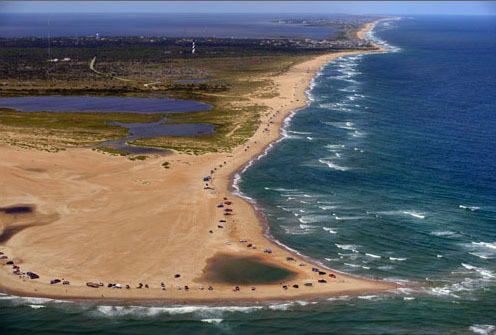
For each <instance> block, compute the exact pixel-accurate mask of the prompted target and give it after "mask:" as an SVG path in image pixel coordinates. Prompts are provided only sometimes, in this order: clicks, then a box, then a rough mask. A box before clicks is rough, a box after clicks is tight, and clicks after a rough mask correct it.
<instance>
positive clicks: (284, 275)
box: [203, 254, 296, 285]
mask: <svg viewBox="0 0 496 335" xmlns="http://www.w3.org/2000/svg"><path fill="white" fill-rule="evenodd" d="M295 276H296V273H295V272H292V271H289V270H287V269H285V268H283V267H279V266H277V265H274V264H271V263H268V262H266V261H264V260H263V259H262V258H260V257H253V256H233V255H227V254H220V255H216V256H214V257H213V258H211V259H210V260H209V261H208V264H207V266H206V268H205V275H204V277H203V279H205V280H207V281H210V282H217V283H224V284H237V285H253V284H274V283H279V282H282V281H286V280H290V279H292V278H294V277H295Z"/></svg>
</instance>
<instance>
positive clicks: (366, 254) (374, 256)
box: [365, 252, 382, 259]
mask: <svg viewBox="0 0 496 335" xmlns="http://www.w3.org/2000/svg"><path fill="white" fill-rule="evenodd" d="M365 256H369V257H372V258H377V259H380V258H382V257H381V256H379V255H374V254H370V253H367V252H366V253H365Z"/></svg>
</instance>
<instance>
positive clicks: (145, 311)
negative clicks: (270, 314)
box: [96, 305, 264, 317]
mask: <svg viewBox="0 0 496 335" xmlns="http://www.w3.org/2000/svg"><path fill="white" fill-rule="evenodd" d="M262 308H264V307H263V306H216V307H213V306H195V305H192V306H173V307H147V306H106V305H101V306H97V307H96V312H97V313H98V314H100V315H103V316H110V317H116V316H117V317H118V316H137V317H154V316H157V315H161V314H169V315H181V314H193V313H203V314H204V313H214V314H219V313H224V312H241V313H250V312H253V311H256V310H260V309H262Z"/></svg>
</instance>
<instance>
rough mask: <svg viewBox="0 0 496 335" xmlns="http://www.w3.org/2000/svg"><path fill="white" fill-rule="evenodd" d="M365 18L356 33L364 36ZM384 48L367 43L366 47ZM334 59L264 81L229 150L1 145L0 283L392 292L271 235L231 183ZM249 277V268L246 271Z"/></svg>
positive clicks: (189, 290) (226, 293) (195, 293)
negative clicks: (244, 135)
mask: <svg viewBox="0 0 496 335" xmlns="http://www.w3.org/2000/svg"><path fill="white" fill-rule="evenodd" d="M374 24H375V23H370V24H367V25H365V26H364V27H363V29H362V30H361V31H360V32H358V34H357V35H358V37H359V38H361V39H364V38H365V34H366V32H367V31H368V30H370V29H372V28H373V26H374ZM383 51H384V49H382V48H380V47H377V49H376V51H372V52H383ZM364 52H370V51H362V50H360V51H349V52H337V53H332V54H326V55H321V56H317V57H314V58H309V60H308V61H305V62H301V63H299V64H297V65H296V66H293V67H292V68H290V69H289V71H287V72H285V73H283V74H281V75H279V76H277V77H273V78H268V79H270V80H272V81H273V83H274V84H275V86H276V87H277V92H278V94H277V95H275V96H271V97H267V98H261V97H255V96H247V97H246V98H247V99H246V101H243V103H244V104H251V105H263V106H266V107H267V112H266V113H265V114H264V115H262V117H261V120H260V123H259V127H258V129H257V131H256V132H255V134H254V135H253V136H252V137H251V138H250V139H249V140H248V141H247V142H246V143H244V144H243V145H240V146H238V147H237V148H235V149H234V150H233V151H232V152H230V153H207V154H203V155H197V156H196V155H186V154H181V153H176V152H171V153H170V154H167V156H166V159H167V161H168V162H169V166H168V168H166V169H164V167H163V166H162V163H163V160H164V157H163V156H159V157H154V158H149V159H147V160H145V161H131V160H128V159H126V158H123V157H115V156H106V155H102V154H101V153H97V152H95V151H92V150H90V149H87V148H75V149H68V150H65V151H60V152H57V153H48V152H42V151H36V150H28V149H21V148H16V147H9V146H2V147H1V148H0V171H1V175H2V178H1V179H0V189H2V197H1V199H0V201H1V211H0V224H1V225H0V229H2V235H0V252H1V255H0V256H1V258H2V259H1V266H0V288H1V290H2V291H3V292H6V293H9V294H13V295H21V296H37V297H50V298H60V299H98V300H119V301H120V300H126V301H139V300H147V301H155V300H156V301H164V300H165V301H173V302H214V301H215V302H225V301H265V300H295V299H307V298H321V297H330V296H337V295H345V294H347V295H353V294H362V293H365V292H380V291H385V290H391V289H395V288H396V287H397V285H396V284H395V283H390V282H385V281H380V280H372V279H365V278H356V277H353V276H350V275H347V274H344V273H340V272H337V271H334V270H332V269H329V268H327V267H325V266H324V265H322V264H318V262H316V261H314V260H311V259H309V258H307V257H305V256H303V255H300V254H298V253H296V252H294V251H292V250H290V249H288V248H286V247H284V246H283V245H281V244H280V243H278V242H276V241H274V240H272V239H271V238H270V232H269V231H268V229H267V226H266V223H264V222H263V215H261V213H258V212H257V209H256V208H255V207H254V206H253V204H252V203H250V202H248V201H247V200H246V199H244V198H242V197H240V196H239V195H238V194H237V193H236V192H235V189H234V188H233V182H234V179H235V178H236V176H237V175H238V174H239V173H240V172H241V171H242V170H243V168H244V167H245V166H247V164H249V163H250V162H252V161H253V160H255V159H257V157H259V156H260V155H261V154H262V153H264V152H265V151H266V150H267V148H268V147H269V146H270V145H271V144H273V143H275V142H277V141H278V140H279V139H280V138H281V129H282V127H283V126H284V121H285V119H286V118H287V117H288V116H289V115H290V114H291V113H293V112H294V111H297V110H298V109H301V108H303V107H305V105H306V95H305V91H306V90H307V89H308V88H309V85H310V83H311V81H312V79H313V78H314V77H315V76H316V74H317V73H318V71H319V69H321V68H322V67H323V66H324V65H326V64H327V63H329V62H330V61H332V60H333V59H336V58H338V57H342V56H346V55H352V54H359V53H364ZM252 272H253V273H252Z"/></svg>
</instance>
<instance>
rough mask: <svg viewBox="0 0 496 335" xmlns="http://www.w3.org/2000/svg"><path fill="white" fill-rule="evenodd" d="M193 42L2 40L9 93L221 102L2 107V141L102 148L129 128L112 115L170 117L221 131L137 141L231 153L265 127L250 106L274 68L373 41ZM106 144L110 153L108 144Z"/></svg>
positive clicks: (4, 89)
mask: <svg viewBox="0 0 496 335" xmlns="http://www.w3.org/2000/svg"><path fill="white" fill-rule="evenodd" d="M355 28H356V27H354V28H353V29H355ZM350 29H351V28H350ZM341 37H342V36H341ZM191 41H192V40H191V39H184V38H138V37H113V38H108V39H100V40H96V39H91V38H67V37H66V38H54V39H52V40H51V41H50V59H49V58H48V48H47V46H48V45H47V44H48V40H47V39H40V38H13V39H5V38H4V39H0V71H1V73H2V78H1V81H0V88H1V96H3V97H9V96H32V95H95V96H108V95H112V96H140V97H147V96H153V97H160V96H167V97H173V98H179V99H192V100H198V101H202V102H205V103H208V104H211V105H212V106H213V109H212V110H209V111H204V112H191V113H181V114H169V115H166V114H164V115H143V114H124V113H122V114H116V113H108V114H107V113H31V112H30V113H19V112H16V111H13V110H11V109H0V143H8V144H11V145H17V146H23V147H31V148H38V149H43V150H50V151H56V150H60V149H63V148H65V147H67V146H95V145H98V144H99V143H101V142H103V141H107V140H112V139H117V138H122V137H125V136H127V135H128V134H127V130H126V129H125V128H122V127H118V126H113V125H109V124H108V123H109V122H111V121H118V122H122V123H130V122H141V123H143V122H156V121H158V120H160V119H161V118H163V117H167V118H169V120H170V121H169V122H170V123H208V124H213V125H215V126H216V127H215V133H214V134H209V135H202V136H195V137H177V136H176V137H173V136H168V137H167V136H164V137H157V138H151V139H139V140H134V141H132V142H131V143H132V144H134V145H139V146H152V147H160V148H169V149H174V150H178V151H182V152H187V153H191V154H201V153H204V152H226V151H229V150H231V149H232V148H234V147H235V146H237V145H239V144H241V143H243V142H244V141H246V140H247V139H248V138H249V137H250V136H251V135H252V134H253V132H254V131H255V130H256V129H257V127H258V124H259V117H260V115H261V114H262V113H264V112H266V111H265V109H264V107H263V106H257V105H253V104H250V103H249V99H248V97H258V98H270V97H273V96H275V95H276V94H277V91H276V88H275V87H274V85H273V83H272V81H271V79H270V78H271V77H272V76H274V75H277V74H280V73H283V72H284V71H286V70H287V69H289V68H290V67H291V66H293V65H295V64H296V63H298V62H301V61H303V60H305V59H308V57H309V56H312V55H318V54H322V53H329V52H333V51H340V50H343V49H357V48H362V49H367V48H370V45H368V44H367V43H365V42H364V41H361V40H357V39H350V38H346V39H342V40H338V41H332V40H330V41H325V43H324V41H313V40H289V39H271V40H252V39H214V38H208V39H205V38H204V39H195V41H196V45H197V48H196V50H197V52H196V54H194V55H192V54H191V52H190V50H191ZM55 59H56V61H55ZM197 79H201V80H198V81H197ZM178 80H186V82H178ZM98 150H106V152H107V153H110V152H109V150H107V149H102V148H101V147H100V148H99V149H98ZM113 154H116V153H113Z"/></svg>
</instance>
